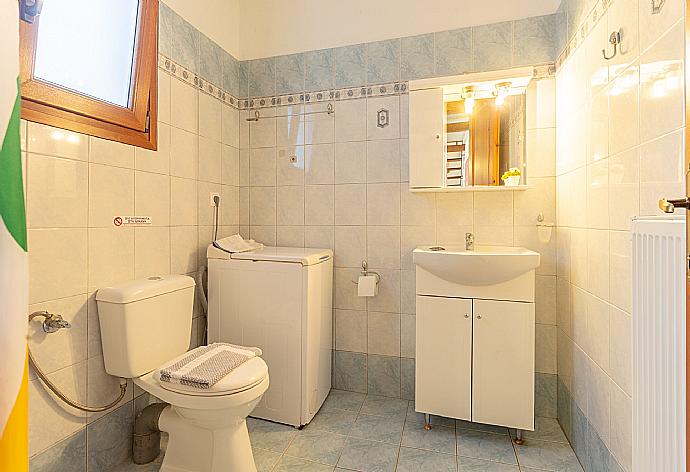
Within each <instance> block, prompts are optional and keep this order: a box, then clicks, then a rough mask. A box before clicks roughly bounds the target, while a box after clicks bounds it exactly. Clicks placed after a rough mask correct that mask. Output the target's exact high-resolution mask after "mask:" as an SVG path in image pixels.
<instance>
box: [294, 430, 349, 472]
mask: <svg viewBox="0 0 690 472" xmlns="http://www.w3.org/2000/svg"><path fill="white" fill-rule="evenodd" d="M346 439H347V437H346V436H343V435H341V434H335V433H328V432H326V431H301V432H300V433H299V434H298V435H297V437H296V438H295V439H294V440H293V441H292V443H291V444H290V447H288V449H287V451H285V454H286V455H288V456H293V457H297V458H300V459H306V460H309V461H314V462H320V463H321V464H328V465H335V464H336V462H338V458H339V457H340V452H341V451H342V450H343V447H344V446H345V440H346Z"/></svg>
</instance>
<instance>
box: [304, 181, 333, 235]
mask: <svg viewBox="0 0 690 472" xmlns="http://www.w3.org/2000/svg"><path fill="white" fill-rule="evenodd" d="M334 190H335V189H334V186H333V185H307V186H306V187H305V194H304V223H305V224H308V225H332V224H333V223H334V221H335V216H334V213H335V204H334V193H335V192H334Z"/></svg>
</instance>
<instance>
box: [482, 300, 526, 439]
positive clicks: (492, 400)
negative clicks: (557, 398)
mask: <svg viewBox="0 0 690 472" xmlns="http://www.w3.org/2000/svg"><path fill="white" fill-rule="evenodd" d="M473 308H474V310H473V313H474V323H473V325H474V329H473V332H474V359H473V367H472V368H473V374H474V376H473V380H472V421H476V422H479V423H490V424H498V425H503V426H509V427H514V428H520V429H528V430H531V429H534V303H520V302H502V301H493V300H474V307H473Z"/></svg>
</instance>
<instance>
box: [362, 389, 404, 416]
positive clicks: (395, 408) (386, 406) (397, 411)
mask: <svg viewBox="0 0 690 472" xmlns="http://www.w3.org/2000/svg"><path fill="white" fill-rule="evenodd" d="M407 404H408V401H407V400H402V399H400V398H388V397H379V396H376V395H368V396H367V398H366V399H365V400H364V404H363V405H362V410H361V411H360V413H364V414H365V415H378V416H389V417H397V418H404V417H405V414H406V413H407Z"/></svg>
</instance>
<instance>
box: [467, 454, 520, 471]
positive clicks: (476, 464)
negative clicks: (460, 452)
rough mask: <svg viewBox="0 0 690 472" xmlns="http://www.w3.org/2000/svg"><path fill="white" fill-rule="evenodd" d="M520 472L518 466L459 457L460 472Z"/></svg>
mask: <svg viewBox="0 0 690 472" xmlns="http://www.w3.org/2000/svg"><path fill="white" fill-rule="evenodd" d="M519 470H520V469H519V468H518V466H516V465H508V464H504V463H502V462H493V461H485V460H484V459H475V458H473V457H462V456H458V471H459V472H518V471H519Z"/></svg>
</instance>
